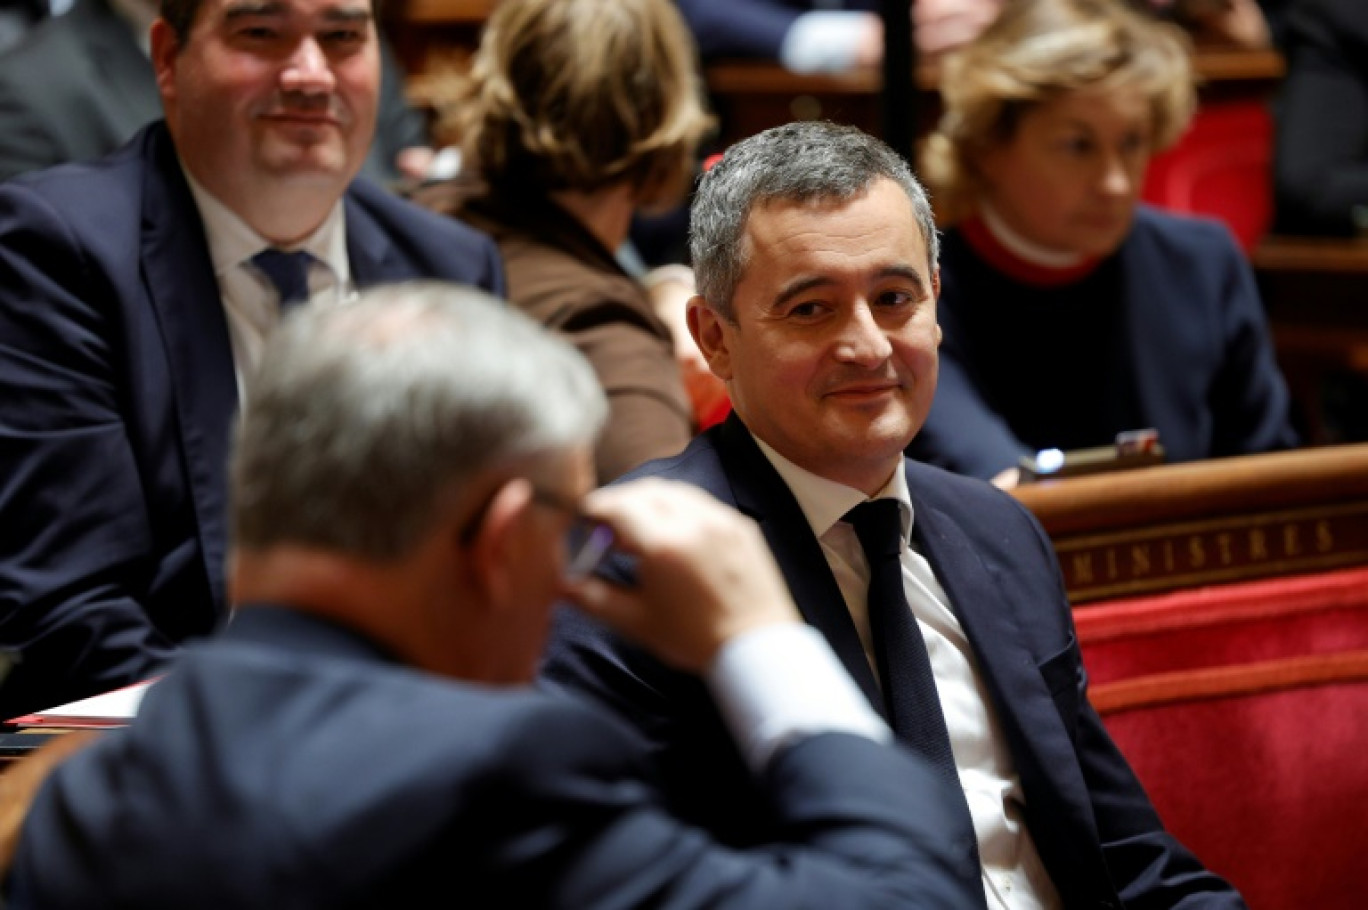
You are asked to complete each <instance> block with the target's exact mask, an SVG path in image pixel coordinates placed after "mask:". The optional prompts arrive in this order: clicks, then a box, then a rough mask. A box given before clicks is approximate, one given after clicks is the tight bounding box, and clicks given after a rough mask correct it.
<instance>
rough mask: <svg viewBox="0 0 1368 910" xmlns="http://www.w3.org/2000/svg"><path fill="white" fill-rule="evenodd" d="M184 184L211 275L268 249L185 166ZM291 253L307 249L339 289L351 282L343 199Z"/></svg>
mask: <svg viewBox="0 0 1368 910" xmlns="http://www.w3.org/2000/svg"><path fill="white" fill-rule="evenodd" d="M181 170H182V171H183V172H184V173H185V180H186V183H188V184H189V185H190V193H191V194H192V195H193V196H194V197H195V205H196V206H198V207H199V211H200V219H201V220H202V221H203V222H204V237H205V240H206V241H207V242H208V244H209V258H210V260H211V261H212V262H213V265H214V274H215V275H216V276H217V277H218V278H220V279H221V278H222V277H223V276H224V274H225V273H227V272H228V271H229V270H230V269H233V268H236V267H237V266H239V265H241V264H242V263H243V262H245V261H246V260H248V259H249V258H251V257H252V256H255V255H256V254H257V253H259V252H261V251H262V250H264V249H266V248H267V247H269V246H271V242H270V241H269V240H267V239H266V238H265V237H262V236H261V235H260V234H258V233H257V232H256V231H254V230H252V228H251V226H250V225H248V224H247V222H245V221H243V220H242V218H240V217H239V216H238V215H237V213H236V212H234V211H233V210H232V209H230V208H228V206H226V205H224V204H223V203H222V202H220V201H218V199H216V198H214V196H213V195H212V194H211V193H210V192H209V191H208V190H206V189H205V188H204V187H203V186H201V185H200V184H199V183H198V182H197V181H196V180H195V178H194V177H193V176H191V174H190V171H189V169H188V168H186V167H185V166H184V165H181ZM290 249H291V250H306V251H308V252H309V253H312V254H313V257H314V258H315V259H317V260H318V261H320V262H322V263H324V264H325V265H327V266H328V267H329V268H331V269H332V271H333V274H334V275H335V276H336V277H337V282H338V286H339V287H343V288H345V287H348V286H349V285H350V283H351V267H350V264H349V260H348V258H347V222H346V212H345V209H344V207H343V205H342V200H340V199H339V200H338V201H337V202H336V203H335V204H334V205H333V207H332V210H331V211H329V212H328V217H326V218H324V219H323V223H322V224H320V225H319V226H318V229H317V230H315V231H314V232H313V233H312V234H310V235H309V236H308V237H306V238H304V241H303V242H302V243H297V244H294V245H293V246H292V247H290Z"/></svg>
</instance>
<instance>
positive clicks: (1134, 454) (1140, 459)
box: [1018, 428, 1164, 483]
mask: <svg viewBox="0 0 1368 910" xmlns="http://www.w3.org/2000/svg"><path fill="white" fill-rule="evenodd" d="M1163 462H1164V447H1163V446H1162V445H1161V444H1160V443H1159V431H1158V430H1156V429H1153V428H1147V429H1143V430H1125V431H1123V432H1121V433H1117V434H1116V440H1115V441H1114V442H1113V443H1112V444H1111V445H1107V446H1096V447H1094V448H1087V449H1071V450H1069V451H1067V452H1066V451H1062V450H1060V449H1041V450H1040V451H1039V452H1036V453H1035V454H1034V455H1023V456H1021V461H1020V463H1019V465H1018V467H1019V468H1020V469H1021V478H1020V480H1019V481H1018V482H1019V483H1036V482H1037V481H1041V480H1055V479H1057V478H1063V477H1079V476H1082V475H1085V474H1100V473H1102V472H1104V471H1125V470H1129V469H1130V468H1144V467H1149V466H1151V465H1156V464H1163Z"/></svg>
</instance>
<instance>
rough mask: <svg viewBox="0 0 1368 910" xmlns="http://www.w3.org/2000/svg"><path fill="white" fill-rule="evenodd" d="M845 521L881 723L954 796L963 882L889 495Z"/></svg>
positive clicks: (947, 764) (945, 748) (925, 664)
mask: <svg viewBox="0 0 1368 910" xmlns="http://www.w3.org/2000/svg"><path fill="white" fill-rule="evenodd" d="M845 520H846V521H848V522H850V524H851V525H853V526H854V528H855V535H856V536H857V537H859V538H860V546H861V547H862V548H863V549H864V552H865V558H866V559H867V560H869V595H868V598H867V600H866V603H867V606H868V609H869V628H870V632H871V637H872V638H873V640H874V659H875V662H876V663H877V664H878V667H879V680H880V682H881V683H882V684H883V694H884V704H885V705H887V707H888V719H889V724H890V725H891V726H892V727H893V732H894V733H895V734H897V737H898V739H899V740H901V741H902V742H903V743H905V744H906V745H907V746H908V747H909V748H911V749H912V751H914V752H916V753H917V754H919V755H921V756H922V757H923V758H925V759H926V760H927V761H928V762H929V763H930V764H931V766H932V767H933V768H935V769H936V772H937V773H938V774H939V775H940V777H941V779H942V780H943V781H944V784H945V786H946V787H948V788H950V792H951V793H952V794H955V795H958V796H959V805H961V806H963V807H964V814H963V815H961V816H960V818H959V819H958V822H959V825H958V828H957V830H954V831H947V832H946V835H947V836H948V837H950V838H952V839H953V840H954V841H955V842H957V843H959V844H960V847H961V852H960V853H959V857H960V863H959V865H958V867H957V870H956V871H958V872H959V873H960V874H961V875H963V876H964V877H965V879H966V880H969V879H972V880H974V881H978V880H979V875H980V869H981V868H982V867H981V866H980V864H979V855H978V840H977V838H976V836H975V834H974V822H973V819H972V817H971V816H970V814H969V803H968V801H967V800H966V799H965V796H964V788H963V787H961V786H960V780H959V772H957V771H956V770H955V756H954V753H953V752H951V751H950V732H949V730H948V729H947V728H946V726H945V714H944V713H943V712H942V711H941V704H940V696H939V695H938V694H937V692H936V677H935V674H934V673H933V672H932V671H931V656H930V655H929V654H928V653H927V651H926V640H925V639H924V638H922V633H921V628H920V627H919V626H918V625H917V617H916V616H914V615H913V613H912V608H911V607H910V606H909V605H908V603H907V589H906V588H905V587H904V586H903V574H902V544H903V529H902V509H901V507H900V506H899V504H898V501H897V500H896V499H875V500H873V501H872V502H862V503H860V504H859V505H858V506H856V507H855V508H853V509H851V510H850V511H849V512H847V513H846V514H845ZM977 906H984V905H977Z"/></svg>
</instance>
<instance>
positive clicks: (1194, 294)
mask: <svg viewBox="0 0 1368 910" xmlns="http://www.w3.org/2000/svg"><path fill="white" fill-rule="evenodd" d="M966 234H967V231H966V230H965V229H961V228H960V227H958V226H957V227H952V228H950V229H949V230H947V231H946V232H945V238H944V242H943V244H942V247H941V256H940V273H941V296H940V300H939V302H938V304H937V306H938V315H939V320H940V325H941V328H942V330H943V331H944V333H945V338H944V342H943V343H942V345H941V350H940V375H939V380H938V384H937V386H936V398H935V402H934V403H933V404H932V406H931V413H930V414H929V415H928V416H927V418H926V423H925V425H924V426H923V427H922V429H921V432H920V433H918V434H917V437H916V438H915V439H914V440H913V441H912V444H911V446H909V448H908V454H909V455H912V456H913V457H914V458H917V459H919V460H922V461H927V462H929V463H931V464H935V465H939V466H940V467H943V468H948V469H949V470H951V471H955V472H956V473H960V474H969V475H971V476H974V477H981V478H984V479H988V478H991V477H993V476H995V475H996V474H998V472H1000V471H1002V470H1003V469H1005V468H1010V467H1013V466H1015V465H1016V464H1017V460H1018V458H1019V457H1020V456H1022V455H1026V454H1034V453H1035V452H1036V451H1038V450H1040V449H1045V448H1059V449H1078V448H1087V447H1091V446H1102V445H1109V444H1110V443H1112V441H1113V440H1114V439H1115V438H1116V434H1117V433H1119V432H1121V431H1124V430H1138V429H1143V428H1146V427H1154V428H1156V429H1158V430H1159V439H1160V442H1161V443H1162V444H1163V446H1164V449H1165V451H1166V453H1167V457H1168V460H1170V461H1194V460H1197V459H1202V458H1214V457H1221V456H1228V455H1245V454H1250V453H1254V452H1267V451H1272V450H1277V449H1286V448H1290V447H1292V446H1295V445H1296V444H1297V442H1298V438H1297V433H1296V431H1295V430H1294V429H1293V426H1292V422H1291V404H1290V402H1291V397H1290V395H1289V394H1288V391H1287V385H1286V383H1285V382H1284V381H1283V377H1282V373H1281V372H1280V371H1279V369H1278V364H1277V360H1276V358H1275V356H1274V350H1273V341H1272V337H1271V335H1270V334H1269V330H1268V324H1267V320H1266V319H1265V317H1264V312H1263V305H1262V304H1261V303H1260V301H1259V292H1258V288H1257V287H1256V286H1255V282H1254V274H1253V272H1252V270H1251V269H1250V267H1249V261H1248V259H1247V258H1246V257H1245V255H1244V254H1243V253H1242V252H1240V250H1239V248H1238V247H1237V246H1236V245H1235V241H1234V239H1233V238H1232V237H1231V235H1230V231H1229V230H1228V229H1226V227H1225V226H1224V225H1222V224H1220V223H1218V222H1216V221H1213V220H1211V219H1204V218H1192V217H1186V216H1175V215H1171V214H1169V213H1166V212H1163V211H1160V210H1158V209H1154V208H1151V207H1149V206H1143V205H1142V206H1139V207H1138V208H1137V210H1136V213H1135V221H1134V224H1133V225H1132V227H1131V230H1130V233H1129V235H1128V236H1127V237H1126V240H1125V242H1124V243H1123V244H1122V245H1121V248H1120V249H1119V250H1117V251H1116V252H1115V253H1114V254H1112V255H1111V256H1110V257H1108V258H1107V259H1105V260H1103V261H1102V262H1101V263H1100V264H1099V265H1098V266H1097V268H1096V269H1094V270H1093V271H1092V272H1091V273H1089V274H1088V275H1087V276H1085V277H1083V278H1080V279H1078V280H1076V281H1073V282H1071V283H1068V284H1061V285H1052V286H1042V285H1040V284H1037V283H1032V282H1029V281H1023V280H1018V279H1017V278H1014V277H1013V276H1011V275H1009V274H1007V273H1006V272H1004V271H1003V270H1001V269H999V268H997V267H995V266H994V265H993V264H992V263H990V262H989V261H988V260H987V259H985V257H983V256H982V255H980V254H979V252H978V251H977V250H976V249H975V248H974V246H973V245H972V244H971V243H970V242H969V240H968V239H967V236H966Z"/></svg>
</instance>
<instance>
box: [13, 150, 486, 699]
mask: <svg viewBox="0 0 1368 910" xmlns="http://www.w3.org/2000/svg"><path fill="white" fill-rule="evenodd" d="M345 206H346V223H347V250H348V255H349V257H350V260H351V269H352V276H353V280H354V281H355V282H356V283H357V284H358V285H361V286H364V285H371V284H377V283H381V282H386V281H395V280H401V279H407V278H415V277H433V278H443V279H448V280H451V281H456V282H461V283H467V284H476V285H479V286H481V287H484V288H488V289H491V290H494V291H495V292H501V291H502V289H503V281H502V273H501V268H500V265H499V261H498V254H497V251H496V250H495V248H494V244H493V242H492V241H490V240H489V239H488V238H487V237H484V236H483V235H480V234H478V233H476V232H475V231H473V230H471V229H469V228H467V227H465V226H463V225H461V224H459V223H457V222H455V221H452V220H451V219H448V218H442V217H440V216H437V215H434V214H432V213H431V212H426V211H423V210H421V209H418V208H417V207H415V206H412V205H410V204H409V203H406V202H403V201H401V200H399V199H397V198H395V197H393V196H392V195H390V194H388V193H386V192H385V191H383V190H380V189H378V188H376V187H374V186H371V185H368V184H367V183H365V182H364V181H357V182H356V183H354V184H353V185H352V187H351V189H349V190H348V192H347V194H346V197H345ZM220 300H221V298H220V295H219V288H218V284H217V282H216V280H215V278H214V272H213V268H212V266H211V264H210V260H209V250H208V246H207V244H206V242H205V239H204V232H203V229H202V228H201V226H200V219H199V212H198V209H197V208H196V207H195V203H194V200H193V197H192V196H191V194H190V189H189V186H188V185H187V184H186V182H185V178H184V176H183V175H182V173H181V170H180V167H179V165H178V163H177V161H176V157H175V150H174V148H173V146H172V144H171V141H170V136H169V135H168V134H167V132H166V130H165V127H164V126H163V125H161V124H160V123H159V124H156V125H154V126H152V127H149V128H148V129H147V130H145V131H144V132H142V133H140V134H139V135H138V136H137V137H136V138H135V139H134V140H133V141H132V142H131V143H129V145H127V146H125V147H124V148H123V149H122V150H120V151H119V152H117V153H115V154H114V155H112V156H110V157H109V158H106V159H102V160H101V161H99V162H96V163H94V164H90V165H67V166H63V167H59V168H53V169H50V170H47V171H41V172H38V173H35V174H32V175H26V176H24V177H21V178H18V179H17V180H13V181H10V182H8V183H5V184H0V515H3V516H4V521H0V647H3V648H8V649H12V650H17V651H19V652H20V653H21V655H22V663H21V664H20V666H19V667H18V668H16V669H15V670H14V672H13V673H12V674H11V676H10V678H9V679H8V680H7V681H6V682H5V683H4V684H3V685H0V717H10V716H12V715H14V714H16V713H20V712H23V711H28V710H32V709H35V708H43V707H48V706H50V705H53V704H58V703H61V702H64V701H67V700H69V699H72V698H77V697H81V696H84V695H90V694H93V693H95V692H100V691H104V690H107V689H110V688H114V687H116V686H120V685H123V684H126V683H129V682H134V681H136V680H138V679H141V678H143V677H145V676H147V675H148V674H149V673H151V672H153V671H154V670H155V668H156V666H157V664H158V663H159V662H160V660H161V659H163V658H165V657H166V656H168V655H169V654H170V653H171V652H172V650H173V648H174V646H175V644H176V643H177V642H179V641H182V640H183V639H185V638H187V637H189V636H192V635H201V634H204V633H207V632H209V631H210V630H211V629H213V628H214V625H215V623H216V622H217V621H218V620H219V619H220V618H221V617H222V615H223V612H224V607H225V600H224V591H223V586H224V569H223V559H224V548H225V537H226V529H225V527H224V523H225V511H224V509H225V503H224V468H225V464H226V460H227V453H228V442H229V432H230V429H231V427H232V419H233V414H234V413H235V411H236V409H237V386H236V382H235V378H234V371H233V359H232V350H231V346H230V342H229V336H228V328H227V322H226V319H225V316H224V313H223V307H222V305H221V302H220Z"/></svg>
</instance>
